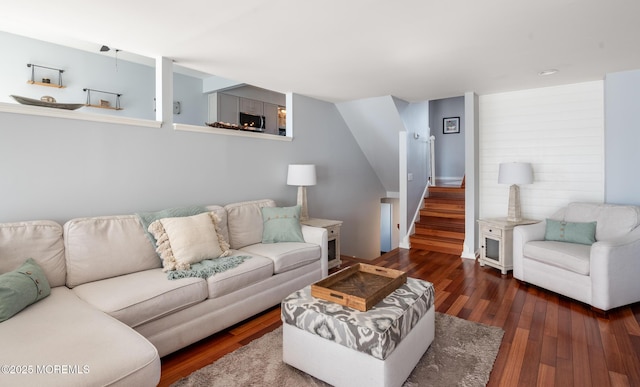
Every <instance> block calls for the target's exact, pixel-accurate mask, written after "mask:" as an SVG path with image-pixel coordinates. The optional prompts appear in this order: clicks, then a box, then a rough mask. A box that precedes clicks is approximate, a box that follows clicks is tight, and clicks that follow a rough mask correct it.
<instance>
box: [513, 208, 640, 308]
mask: <svg viewBox="0 0 640 387" xmlns="http://www.w3.org/2000/svg"><path fill="white" fill-rule="evenodd" d="M550 219H554V220H559V221H566V222H580V223H584V222H593V221H595V222H597V223H596V231H595V241H596V242H595V243H593V244H592V245H586V244H578V243H568V242H562V241H551V240H545V230H546V227H547V224H546V223H547V222H546V221H543V222H540V223H536V224H533V225H526V226H517V227H515V228H514V231H513V276H514V277H515V278H517V279H519V280H521V281H524V282H527V283H530V284H533V285H537V286H540V287H542V288H545V289H548V290H551V291H553V292H556V293H559V294H562V295H564V296H567V297H570V298H573V299H575V300H578V301H581V302H584V303H586V304H589V305H591V306H592V307H594V308H597V309H600V310H602V311H607V310H610V309H613V308H616V307H619V306H623V305H627V304H631V303H634V302H638V301H640V227H638V225H640V207H638V206H624V205H614V204H594V203H571V204H569V205H568V206H567V207H565V208H562V209H561V210H560V211H558V212H556V213H555V214H554V215H552V216H551V217H550Z"/></svg>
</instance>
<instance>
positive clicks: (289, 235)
mask: <svg viewBox="0 0 640 387" xmlns="http://www.w3.org/2000/svg"><path fill="white" fill-rule="evenodd" d="M280 242H304V237H303V236H302V228H301V226H300V206H293V207H264V208H262V243H280Z"/></svg>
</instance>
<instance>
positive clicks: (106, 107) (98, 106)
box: [84, 104, 122, 110]
mask: <svg viewBox="0 0 640 387" xmlns="http://www.w3.org/2000/svg"><path fill="white" fill-rule="evenodd" d="M84 106H86V107H92V108H97V109H111V110H122V108H121V107H113V106H102V105H92V104H85V105H84Z"/></svg>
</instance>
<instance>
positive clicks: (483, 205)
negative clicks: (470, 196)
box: [479, 81, 604, 219]
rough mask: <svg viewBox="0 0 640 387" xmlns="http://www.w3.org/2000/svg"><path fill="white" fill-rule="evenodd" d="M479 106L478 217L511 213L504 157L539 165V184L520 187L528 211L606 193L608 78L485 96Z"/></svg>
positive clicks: (537, 212) (542, 211)
mask: <svg viewBox="0 0 640 387" xmlns="http://www.w3.org/2000/svg"><path fill="white" fill-rule="evenodd" d="M479 110H480V113H479V117H480V123H479V124H480V132H479V133H480V148H479V153H480V154H479V162H480V187H479V190H480V217H498V216H506V213H507V204H508V192H509V187H508V186H506V185H499V184H498V165H499V163H501V162H510V161H522V162H530V163H532V165H533V171H534V183H533V184H531V185H523V186H521V187H520V195H521V201H522V214H523V216H524V217H529V218H534V219H544V218H545V217H547V216H549V215H551V214H552V213H553V212H554V211H556V210H557V209H559V208H560V207H562V206H564V205H566V204H567V203H569V202H572V201H594V202H602V201H603V200H604V145H603V140H604V97H603V82H602V81H595V82H586V83H579V84H572V85H566V86H557V87H548V88H540V89H531V90H522V91H516V92H509V93H499V94H490V95H483V96H480V107H479Z"/></svg>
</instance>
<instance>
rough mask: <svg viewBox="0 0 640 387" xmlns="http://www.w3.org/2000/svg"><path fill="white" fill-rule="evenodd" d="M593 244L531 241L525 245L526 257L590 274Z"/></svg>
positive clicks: (579, 272) (575, 271)
mask: <svg viewBox="0 0 640 387" xmlns="http://www.w3.org/2000/svg"><path fill="white" fill-rule="evenodd" d="M590 254H591V246H589V245H582V244H577V243H566V242H556V241H530V242H527V243H526V244H525V245H524V256H525V258H529V259H532V260H534V261H538V262H542V263H545V264H548V265H551V266H555V267H559V268H561V269H565V270H569V271H572V272H574V273H577V274H582V275H589V272H590V259H589V257H590Z"/></svg>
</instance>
